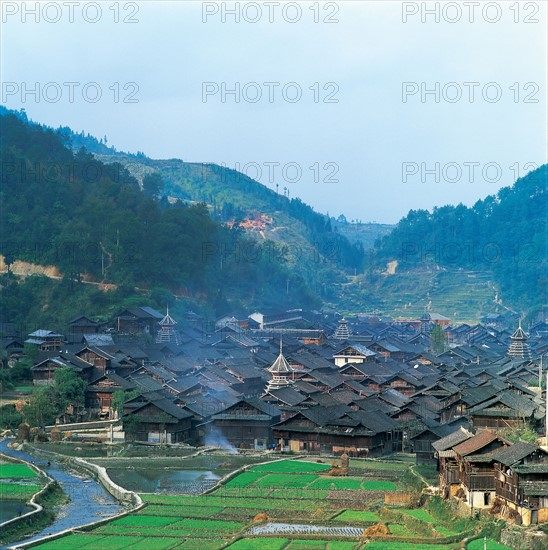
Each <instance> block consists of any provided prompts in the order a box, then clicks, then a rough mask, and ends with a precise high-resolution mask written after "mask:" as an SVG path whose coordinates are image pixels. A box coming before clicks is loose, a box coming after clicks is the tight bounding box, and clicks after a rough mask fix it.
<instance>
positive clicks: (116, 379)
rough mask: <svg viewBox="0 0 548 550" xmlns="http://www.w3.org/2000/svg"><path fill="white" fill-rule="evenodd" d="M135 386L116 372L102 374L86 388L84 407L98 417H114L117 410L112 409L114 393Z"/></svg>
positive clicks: (129, 389) (131, 388) (128, 389)
mask: <svg viewBox="0 0 548 550" xmlns="http://www.w3.org/2000/svg"><path fill="white" fill-rule="evenodd" d="M135 388H136V386H135V384H134V383H133V382H130V381H129V380H126V379H125V378H121V377H120V376H118V375H117V374H103V375H102V376H100V377H99V378H97V379H95V380H94V381H93V382H91V383H90V384H89V385H88V387H87V388H86V409H87V410H88V411H89V412H90V413H91V414H92V415H93V416H97V417H99V418H108V419H112V418H116V412H117V411H115V410H114V409H113V399H114V394H115V393H116V392H121V391H131V390H133V389H135Z"/></svg>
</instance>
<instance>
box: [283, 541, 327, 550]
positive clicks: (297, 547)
mask: <svg viewBox="0 0 548 550" xmlns="http://www.w3.org/2000/svg"><path fill="white" fill-rule="evenodd" d="M326 548H327V541H325V540H294V541H292V542H291V543H290V544H289V546H287V547H286V550H325V549H326Z"/></svg>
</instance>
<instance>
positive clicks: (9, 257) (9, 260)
mask: <svg viewBox="0 0 548 550" xmlns="http://www.w3.org/2000/svg"><path fill="white" fill-rule="evenodd" d="M14 262H15V254H14V253H13V252H6V253H5V254H4V263H5V264H6V267H7V268H8V277H9V276H10V275H11V266H12V264H13V263H14Z"/></svg>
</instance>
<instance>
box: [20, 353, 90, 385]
mask: <svg viewBox="0 0 548 550" xmlns="http://www.w3.org/2000/svg"><path fill="white" fill-rule="evenodd" d="M58 369H72V370H74V371H75V372H76V373H77V374H78V375H79V376H80V377H81V378H82V379H83V380H85V381H86V382H88V381H89V380H90V379H91V376H92V371H93V365H90V364H89V363H88V362H86V361H84V360H83V359H80V358H79V357H77V356H76V355H73V354H72V353H63V354H62V355H57V356H55V357H48V358H47V359H44V360H43V361H40V362H39V363H36V364H35V365H33V366H32V367H31V369H30V370H31V372H32V383H33V385H35V386H51V385H52V384H53V381H54V376H55V371H56V370H58Z"/></svg>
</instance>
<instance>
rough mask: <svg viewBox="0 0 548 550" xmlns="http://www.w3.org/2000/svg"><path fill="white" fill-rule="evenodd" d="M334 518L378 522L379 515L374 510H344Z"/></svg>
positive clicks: (347, 520)
mask: <svg viewBox="0 0 548 550" xmlns="http://www.w3.org/2000/svg"><path fill="white" fill-rule="evenodd" d="M334 519H335V520H336V521H346V522H351V521H355V522H364V521H365V522H378V521H379V520H380V518H379V516H378V515H377V514H376V513H375V512H370V511H368V510H363V511H362V510H345V511H344V512H343V513H342V514H339V515H338V516H337V517H336V518H334Z"/></svg>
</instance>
